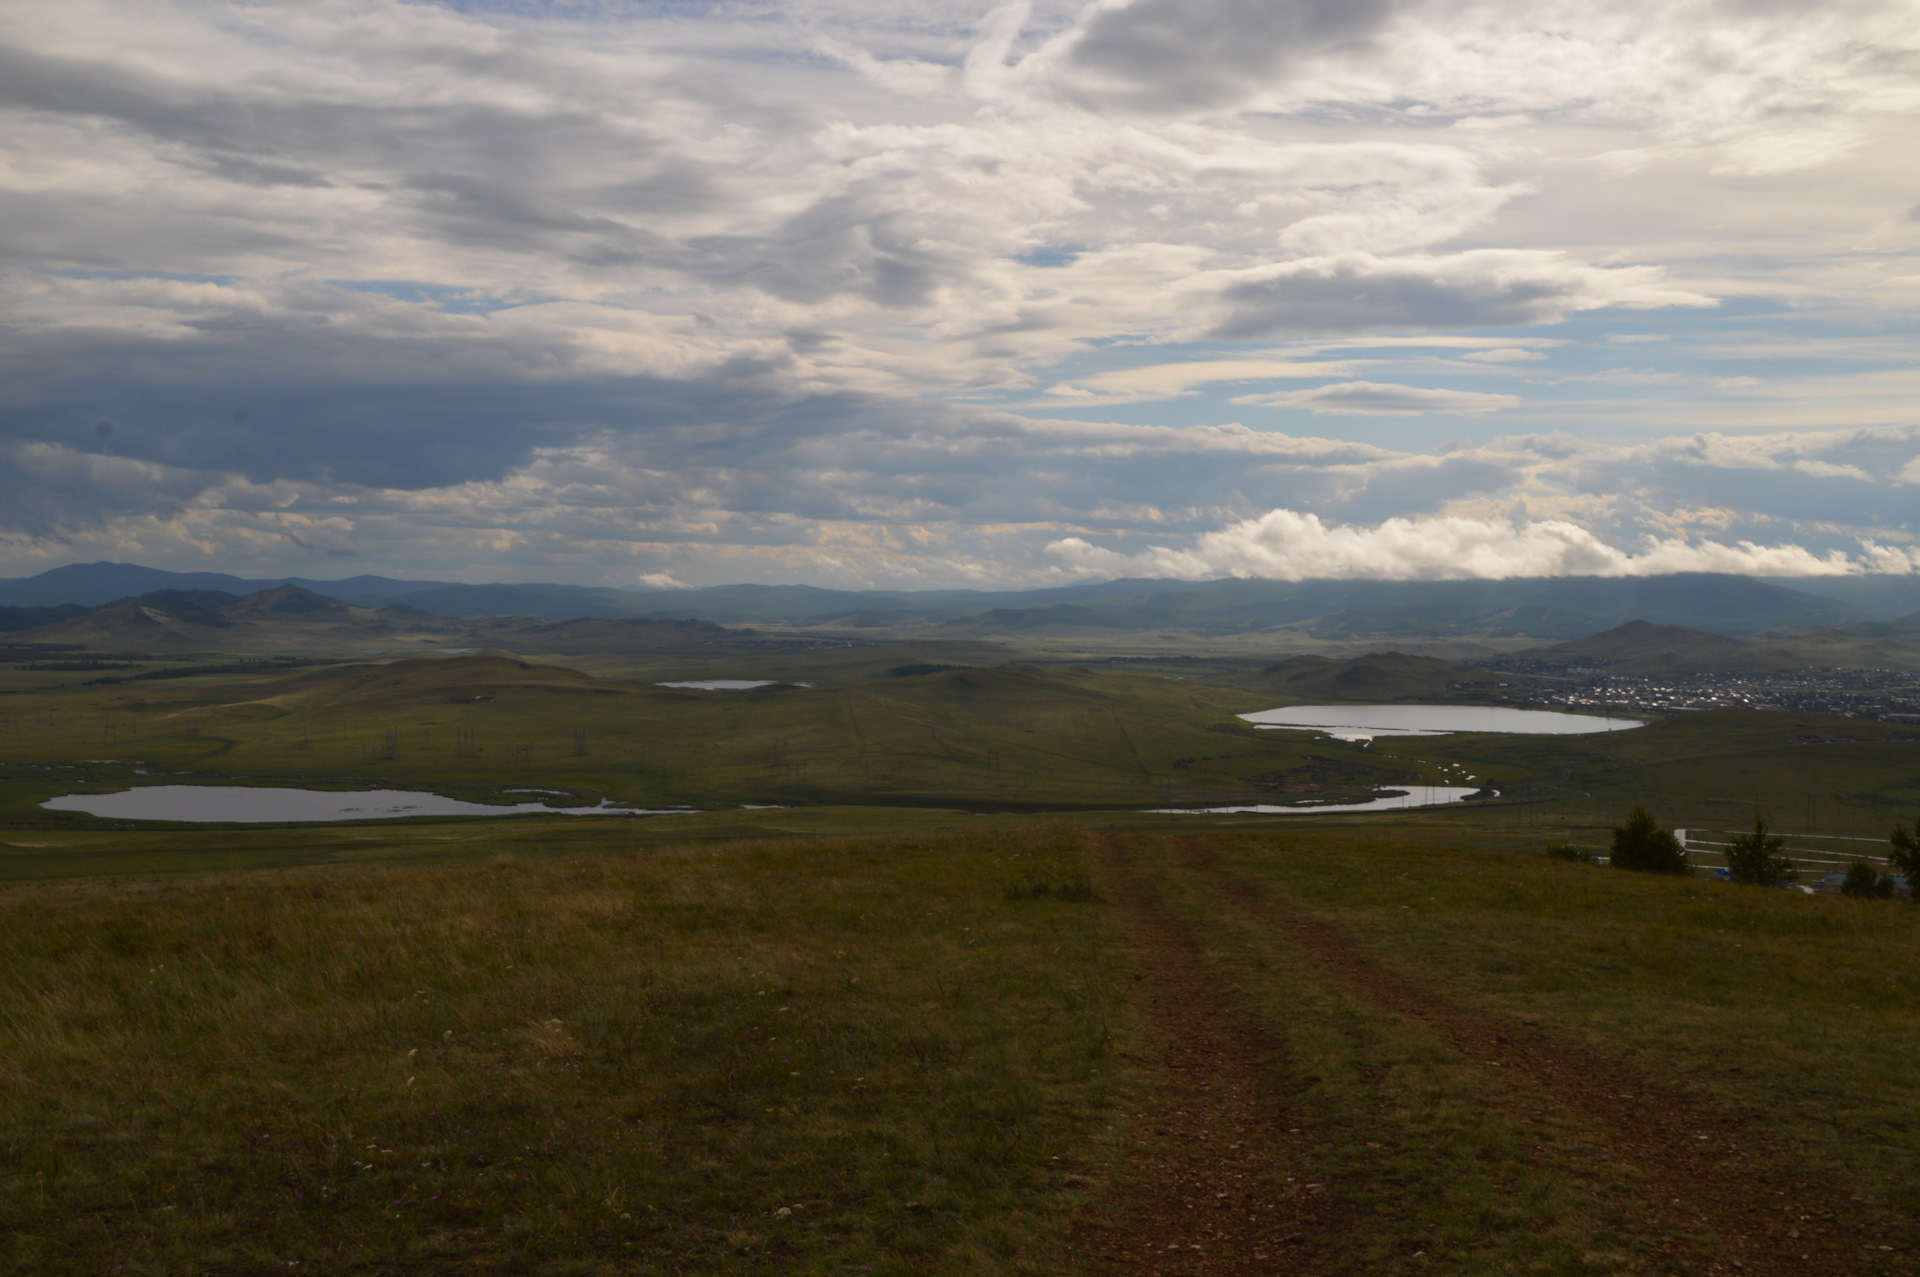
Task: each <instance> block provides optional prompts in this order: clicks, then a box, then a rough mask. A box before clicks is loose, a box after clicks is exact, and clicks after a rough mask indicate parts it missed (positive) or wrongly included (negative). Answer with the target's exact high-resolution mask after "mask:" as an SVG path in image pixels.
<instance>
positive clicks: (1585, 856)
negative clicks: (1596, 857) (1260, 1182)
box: [1541, 842, 1593, 864]
mask: <svg viewBox="0 0 1920 1277" xmlns="http://www.w3.org/2000/svg"><path fill="white" fill-rule="evenodd" d="M1541 854H1542V855H1544V856H1550V857H1552V858H1553V859H1555V860H1577V861H1579V862H1581V863H1582V864H1591V863H1592V862H1593V853H1592V852H1590V851H1588V850H1587V849H1586V848H1585V847H1577V846H1575V845H1574V844H1572V843H1570V842H1557V843H1554V844H1552V845H1551V846H1549V847H1548V848H1547V849H1546V850H1545V851H1543V852H1542V853H1541Z"/></svg>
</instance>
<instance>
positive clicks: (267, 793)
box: [40, 785, 684, 824]
mask: <svg viewBox="0 0 1920 1277" xmlns="http://www.w3.org/2000/svg"><path fill="white" fill-rule="evenodd" d="M40 805H41V806H42V807H45V808H46V809H47V810H49V811H84V812H86V813H87V814H88V815H89V816H102V817H105V818H107V819H109V820H179V821H192V822H204V821H218V822H222V823H224V822H228V821H233V822H238V823H243V824H268V823H280V822H283V821H306V820H398V819H401V818H402V817H406V816H522V815H528V814H531V813H534V812H542V813H545V814H547V815H559V816H663V815H669V814H678V811H679V810H684V809H677V810H676V812H674V813H669V812H661V811H645V810H642V809H640V808H635V807H613V806H609V805H607V804H606V803H605V802H602V803H601V805H600V806H598V807H549V806H547V805H546V804H545V803H505V804H499V805H496V804H493V803H469V802H463V801H461V800H460V799H458V798H447V797H444V796H442V795H440V794H425V793H413V792H409V791H407V790H402V789H374V790H365V789H362V790H323V789H261V788H254V787H252V786H249V785H143V786H141V787H140V788H138V789H123V790H121V791H120V792H119V793H117V794H64V795H62V796H61V797H59V798H49V799H48V800H47V801H46V802H43V803H41V804H40Z"/></svg>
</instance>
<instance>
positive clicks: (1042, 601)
mask: <svg viewBox="0 0 1920 1277" xmlns="http://www.w3.org/2000/svg"><path fill="white" fill-rule="evenodd" d="M1916 584H1917V583H1916V581H1915V580H1913V579H1909V578H1893V577H1885V578H1880V577H1876V578H1871V579H1869V578H1857V579H1850V580H1849V581H1848V582H1835V581H1824V582H1807V581H1798V580H1796V581H1794V582H1791V583H1783V582H1780V581H1763V580H1758V579H1755V578H1752V577H1745V576H1730V575H1723V574H1712V573H1688V574H1677V575H1673V576H1657V577H1626V578H1603V577H1550V578H1517V579H1512V580H1498V581H1478V580H1476V581H1351V580H1318V581H1267V580H1239V579H1230V580H1218V581H1172V580H1152V579H1126V580H1117V581H1091V582H1084V583H1080V584H1076V585H1065V586H1055V587H1049V588H1045V589H1037V590H1000V591H994V590H914V591H903V590H833V589H821V588H818V587H815V586H807V585H723V586H711V587H706V588H701V589H679V590H658V589H646V588H640V587H632V588H623V589H616V588H611V587H604V586H581V585H564V584H491V585H466V584H458V583H454V582H446V581H401V580H395V579H392V578H388V577H377V576H359V577H352V578H349V579H346V580H341V581H319V580H312V579H308V578H292V577H279V578H269V579H264V580H245V579H242V578H240V577H235V576H228V575H226V574H224V573H215V572H197V573H174V572H165V571H161V570H160V569H156V568H146V567H140V566H138V565H134V564H120V563H93V564H74V565H70V566H68V567H62V568H55V569H53V570H52V571H49V572H43V573H41V574H40V575H39V576H35V577H27V578H21V579H16V580H7V581H0V606H14V607H22V606H56V605H59V604H65V603H77V604H84V605H87V606H96V605H99V604H103V603H107V602H110V601H113V600H117V599H124V598H129V597H139V596H142V595H146V594H150V593H152V592H154V591H156V590H162V589H167V590H202V591H204V590H215V591H220V592H223V593H226V594H230V595H233V596H234V597H240V596H243V595H248V594H252V593H257V592H259V591H261V590H265V589H272V588H275V587H278V586H282V585H295V586H299V587H300V588H302V589H306V590H309V591H311V592H313V593H316V594H319V595H323V596H326V597H330V598H334V599H338V600H340V601H342V602H345V603H347V604H350V605H353V606H356V607H362V608H368V609H379V608H382V607H388V606H393V605H396V604H397V605H404V606H406V607H410V608H414V609H417V610H418V611H421V612H425V613H431V614H433V615H436V616H441V617H446V618H470V617H494V616H519V617H531V618H536V619H539V620H542V621H549V622H556V621H568V620H574V619H579V618H598V619H617V618H629V617H630V618H638V619H681V618H685V617H689V616H698V617H702V618H705V619H706V620H709V621H713V622H717V623H719V624H722V625H741V624H778V625H798V626H813V627H822V628H829V629H831V628H835V627H839V628H846V629H873V628H898V629H906V628H912V627H940V626H945V625H953V626H954V629H952V630H949V631H947V633H956V632H962V631H964V632H965V633H967V634H969V635H974V636H987V635H992V634H1009V635H1013V634H1021V633H1027V634H1032V633H1036V632H1047V631H1048V630H1049V628H1050V627H1051V629H1052V630H1053V631H1054V632H1060V633H1073V632H1093V631H1099V630H1105V631H1124V630H1129V629H1133V630H1165V629H1179V630H1186V631H1191V632H1194V633H1197V634H1208V633H1242V634H1244V633H1250V632H1259V631H1265V630H1275V629H1280V628H1284V627H1289V626H1304V627H1306V628H1307V629H1308V630H1309V631H1310V632H1313V633H1315V634H1318V635H1322V636H1327V637H1338V638H1368V637H1395V636H1409V637H1411V636H1415V635H1424V636H1434V637H1452V636H1473V635H1485V636H1490V637H1493V636H1503V637H1517V636H1530V637H1535V638H1541V639H1554V638H1578V637H1582V636H1584V635H1587V634H1593V633H1598V632H1599V631H1601V630H1604V629H1606V628H1607V627H1609V626H1612V625H1619V624H1621V623H1622V622H1626V621H1631V620H1645V621H1649V622H1651V623H1654V624H1657V625H1684V626H1688V627H1691V628H1695V629H1701V630H1707V631H1710V632H1713V633H1718V634H1726V635H1746V634H1756V633H1759V632H1761V631H1764V630H1770V629H1781V628H1807V627H1815V626H1828V627H1833V626H1845V625H1849V624H1852V623H1855V622H1861V621H1885V620H1891V619H1893V618H1895V617H1898V616H1902V615H1905V614H1906V613H1908V612H1911V611H1912V610H1913V608H1914V601H1913V600H1914V598H1915V597H1916V596H1915V595H1914V590H1915V588H1916ZM1896 604H1898V606H1896Z"/></svg>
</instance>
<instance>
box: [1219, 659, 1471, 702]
mask: <svg viewBox="0 0 1920 1277" xmlns="http://www.w3.org/2000/svg"><path fill="white" fill-rule="evenodd" d="M1488 681H1489V676H1488V675H1487V673H1486V671H1484V670H1476V669H1468V668H1466V667H1465V666H1461V665H1454V664H1452V663H1451V662H1448V661H1442V660H1436V659H1435V658H1433V657H1431V656H1407V655H1404V654H1403V653H1400V652H1369V653H1368V654H1367V655H1365V656H1357V657H1354V658H1353V659H1352V660H1349V661H1336V660H1331V659H1329V658H1327V657H1324V656H1295V657H1292V658H1290V659H1288V660H1284V661H1281V662H1280V663H1279V664H1277V665H1270V666H1268V667H1267V668H1266V669H1263V670H1261V671H1260V672H1259V673H1258V674H1254V675H1251V676H1249V677H1247V678H1245V679H1242V680H1240V681H1239V682H1238V686H1241V687H1245V688H1247V689H1248V690H1249V691H1262V692H1271V693H1273V694H1275V695H1277V696H1285V697H1290V698H1295V699H1298V700H1303V701H1373V702H1379V701H1403V700H1440V699H1445V698H1447V697H1453V696H1459V695H1460V694H1461V690H1462V689H1461V688H1460V687H1459V685H1460V684H1475V685H1481V684H1485V683H1487V682H1488Z"/></svg>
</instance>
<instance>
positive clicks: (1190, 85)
mask: <svg viewBox="0 0 1920 1277" xmlns="http://www.w3.org/2000/svg"><path fill="white" fill-rule="evenodd" d="M1392 11H1393V5H1391V4H1390V3H1388V2H1387V0H1133V3H1130V4H1111V3H1109V4H1103V5H1099V6H1096V7H1095V8H1094V9H1093V12H1092V16H1091V17H1090V18H1089V20H1088V21H1087V24H1086V26H1085V28H1084V29H1083V30H1082V31H1081V32H1079V33H1078V34H1077V36H1076V37H1074V38H1072V40H1071V53H1070V56H1069V62H1070V65H1071V67H1072V69H1073V71H1074V72H1076V73H1077V76H1076V87H1077V88H1078V89H1079V90H1080V91H1081V92H1083V93H1087V94H1089V95H1092V96H1096V97H1099V98H1102V99H1105V100H1109V101H1114V102H1118V103H1122V104H1125V105H1127V106H1130V107H1133V108H1136V109H1141V110H1190V109H1193V108H1204V107H1213V106H1218V105H1221V104H1223V103H1227V102H1232V101H1234V100H1236V99H1238V98H1241V97H1244V96H1246V95H1247V94H1248V93H1249V92H1250V91H1251V90H1253V89H1256V88H1258V87H1261V86H1264V85H1267V84H1270V83H1271V82H1272V81H1273V80H1274V79H1275V78H1276V77H1278V76H1279V75H1281V74H1282V73H1283V72H1284V71H1285V69H1286V67H1287V66H1288V64H1289V63H1293V62H1297V61H1299V60H1301V59H1302V58H1305V57H1309V56H1312V55H1314V54H1319V53H1324V52H1325V51H1327V50H1329V49H1335V48H1339V47H1342V46H1345V45H1350V44H1353V43H1354V42H1356V41H1361V40H1364V39H1365V38H1366V37H1367V36H1368V35H1370V34H1371V33H1373V32H1374V31H1375V30H1376V29H1378V27H1379V26H1380V24H1381V22H1382V21H1383V20H1384V19H1385V18H1386V17H1387V16H1388V15H1389V14H1391V13H1392Z"/></svg>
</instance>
